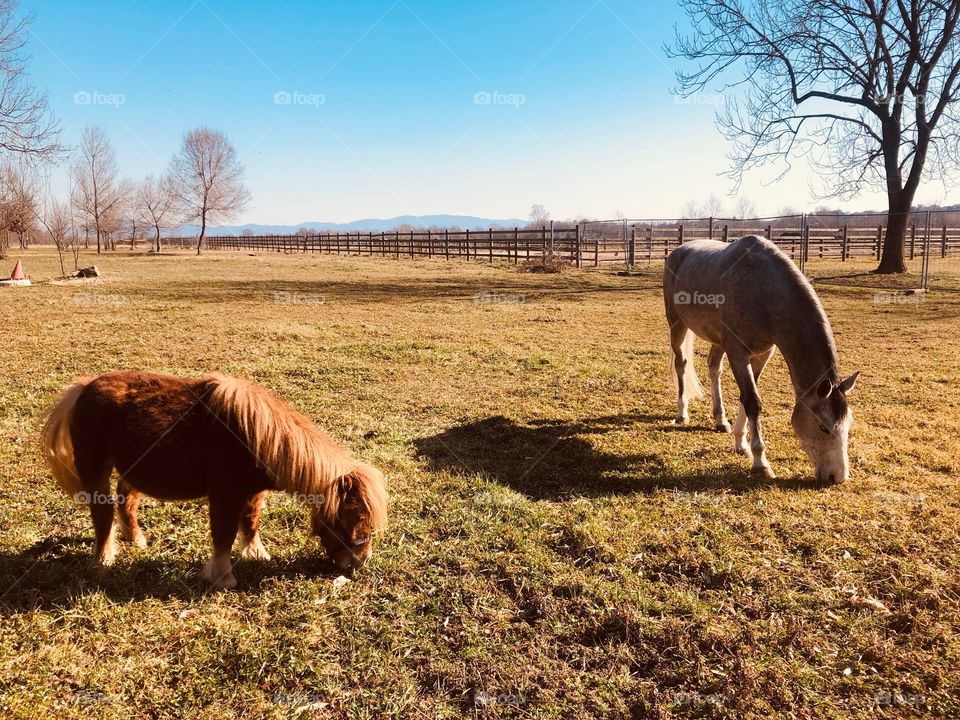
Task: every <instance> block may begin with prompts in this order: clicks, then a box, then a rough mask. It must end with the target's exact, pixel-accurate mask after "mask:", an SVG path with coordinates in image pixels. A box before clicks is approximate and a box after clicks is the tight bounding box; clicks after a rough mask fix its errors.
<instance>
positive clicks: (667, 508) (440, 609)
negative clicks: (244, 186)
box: [0, 250, 960, 719]
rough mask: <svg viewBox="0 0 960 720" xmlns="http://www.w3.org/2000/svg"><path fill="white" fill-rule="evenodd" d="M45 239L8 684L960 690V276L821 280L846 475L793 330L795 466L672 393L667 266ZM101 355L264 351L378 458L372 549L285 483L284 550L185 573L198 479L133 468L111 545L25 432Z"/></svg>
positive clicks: (451, 709)
mask: <svg viewBox="0 0 960 720" xmlns="http://www.w3.org/2000/svg"><path fill="white" fill-rule="evenodd" d="M24 260H25V264H26V267H27V270H28V272H30V273H31V274H32V276H33V278H34V281H35V282H37V281H40V282H37V284H36V285H35V286H34V287H31V288H26V289H5V288H4V289H0V304H2V313H3V332H4V341H3V343H2V345H0V373H2V383H0V467H2V469H3V475H2V482H0V531H2V532H0V714H2V716H3V717H4V718H58V719H67V718H78V719H79V718H83V719H87V718H162V717H186V718H211V719H212V718H251V719H253V718H292V717H298V718H310V717H317V718H327V717H330V718H381V717H410V718H450V717H461V716H468V717H517V718H586V717H603V718H630V717H638V718H669V717H681V718H684V717H696V718H701V717H703V718H712V717H717V718H767V717H786V718H851V717H853V718H873V717H891V718H892V717H929V716H933V717H957V716H958V715H960V553H958V546H960V483H958V480H957V473H958V471H960V363H958V359H957V358H958V354H960V338H958V329H960V294H958V293H931V294H930V295H929V296H927V297H925V298H921V299H919V300H915V301H911V302H896V303H893V302H881V303H878V302H876V301H875V291H873V290H866V289H862V288H856V287H838V286H834V285H830V286H821V287H820V288H819V290H820V293H821V297H822V298H823V301H824V303H825V305H826V308H827V311H828V313H829V315H830V317H831V320H832V322H833V327H834V331H835V333H836V336H837V342H838V345H839V349H840V358H841V371H842V372H844V373H849V372H852V371H853V370H862V371H863V375H862V377H861V379H860V382H859V383H858V385H857V388H856V391H855V393H854V394H853V395H852V396H851V402H852V404H853V409H854V413H855V416H856V422H855V425H854V429H853V431H852V433H851V441H850V442H851V460H852V465H853V475H852V477H851V479H850V481H849V482H848V483H847V484H845V485H843V486H840V487H822V486H818V485H817V484H816V483H815V482H814V481H813V479H812V477H811V472H810V467H809V464H808V462H807V460H806V457H805V456H804V455H803V454H802V451H801V449H800V447H799V444H798V443H797V441H796V439H795V438H794V437H793V435H792V432H791V431H790V428H789V416H790V410H791V408H792V402H793V398H792V392H791V391H790V390H789V385H788V382H787V374H786V369H785V366H784V364H783V361H782V359H780V358H775V359H774V360H773V361H772V362H771V365H770V366H769V369H768V370H767V371H766V373H765V375H764V377H763V379H762V381H761V383H760V389H761V393H762V395H763V397H764V400H765V413H766V426H765V430H766V436H767V440H768V453H769V457H770V460H771V462H772V464H773V466H774V468H775V469H776V470H777V471H778V473H779V479H777V480H772V481H765V480H758V479H755V478H751V477H749V475H748V467H747V463H746V461H745V460H744V459H743V458H740V457H738V456H736V455H735V454H734V453H733V450H732V445H733V443H732V439H731V438H730V437H728V436H723V435H719V434H716V433H714V432H712V431H710V429H709V428H710V427H711V422H710V413H709V408H708V407H707V405H705V404H704V403H697V404H695V405H694V407H693V408H692V417H693V423H692V426H690V427H684V428H678V427H675V426H673V425H671V423H670V420H671V418H672V417H673V412H674V403H673V399H672V396H671V393H670V391H669V384H668V381H667V378H666V367H667V355H666V327H665V321H664V319H663V314H662V300H661V297H660V290H659V285H658V283H657V282H656V280H655V279H654V278H652V277H637V276H633V277H621V276H617V275H615V274H609V273H595V272H586V271H584V272H577V271H575V270H571V271H569V272H565V273H563V274H561V275H536V274H530V273H522V272H518V271H517V270H516V269H514V268H513V267H499V266H496V267H491V266H485V265H480V264H466V263H444V262H443V261H442V260H437V261H427V260H424V261H419V262H414V261H399V262H398V261H395V260H381V259H375V258H357V257H330V256H316V257H314V256H310V257H304V256H282V255H260V256H256V257H249V256H246V255H242V254H237V255H231V254H226V253H209V254H207V255H205V256H203V257H200V258H196V257H193V256H191V255H190V254H189V253H183V254H178V253H170V254H165V255H162V256H147V255H144V254H142V253H138V254H129V253H124V252H118V253H113V254H109V255H104V256H101V257H99V258H95V261H96V262H97V263H98V265H99V266H100V268H101V269H102V271H103V272H104V274H105V276H104V277H103V278H102V279H99V280H95V281H86V282H83V283H80V282H70V283H51V282H48V281H47V280H49V279H50V278H52V277H53V276H54V275H55V274H56V273H57V272H58V268H57V265H56V259H55V257H54V256H53V255H52V254H51V253H49V252H44V251H40V250H37V251H29V252H28V253H26V254H25V255H24ZM83 260H84V261H85V262H87V263H90V262H93V261H94V258H90V257H85V258H84V259H83ZM7 264H10V265H12V261H7ZM4 269H6V268H4ZM703 358H704V354H703V348H702V347H701V353H700V355H699V357H698V362H699V363H700V373H701V377H702V378H705V367H704V364H705V363H704V360H703ZM116 368H140V369H146V370H153V371H162V372H171V373H178V374H189V375H198V374H202V373H204V372H205V371H208V370H214V369H216V370H221V371H224V372H228V373H233V374H239V375H242V376H245V377H247V378H250V379H252V380H254V381H256V382H259V383H261V384H263V385H266V386H267V387H269V388H270V389H272V390H273V391H275V392H276V393H277V394H279V395H280V396H281V397H283V398H284V399H286V400H287V401H289V402H290V403H291V404H293V405H294V406H296V407H297V408H299V409H300V410H302V411H303V412H305V413H307V414H308V415H309V416H310V417H312V418H313V419H314V420H315V421H316V422H317V423H318V424H319V425H320V426H321V427H323V428H325V429H326V430H328V431H329V432H330V433H331V434H333V435H334V436H336V437H337V438H339V439H340V440H342V441H343V442H344V443H345V444H346V445H347V446H348V447H349V448H351V450H353V451H354V452H355V453H356V454H357V455H358V456H360V457H362V458H363V459H365V460H368V461H370V462H372V463H375V464H377V465H378V466H380V467H381V468H383V469H384V471H385V472H386V473H387V476H388V480H389V488H390V492H391V506H390V513H391V517H390V525H389V527H388V528H387V529H386V530H385V531H384V532H383V533H382V534H381V535H379V536H378V537H377V539H376V546H375V548H374V558H373V560H372V561H371V562H370V563H369V564H368V565H367V566H366V567H365V568H363V570H362V571H360V572H359V573H357V574H356V575H355V576H354V577H353V578H352V579H351V581H350V582H348V583H346V584H343V583H342V582H337V583H335V582H334V580H335V578H336V577H337V575H338V573H337V572H336V571H334V569H333V567H332V566H331V565H330V564H329V563H328V561H327V560H326V559H325V557H324V554H323V552H322V549H321V548H320V545H319V543H318V542H317V541H316V540H313V539H310V538H309V537H308V535H307V530H308V522H307V515H306V511H305V509H303V508H300V507H298V506H297V505H296V504H294V503H293V502H292V501H289V500H287V499H286V498H284V497H282V496H273V497H271V498H270V500H269V501H268V506H267V511H266V514H265V518H264V524H263V527H264V530H263V533H264V543H265V545H266V547H267V549H268V550H269V551H270V552H271V553H272V554H273V560H271V561H269V562H257V561H239V562H238V563H237V567H236V575H237V578H238V580H239V582H240V585H239V587H238V588H237V589H236V590H234V591H226V592H215V593H212V592H209V591H208V590H207V588H206V587H205V586H204V584H203V582H202V581H201V579H200V577H199V572H200V569H201V566H202V563H203V562H204V561H205V559H206V557H207V554H208V535H207V527H208V526H207V518H206V513H205V508H204V507H203V506H202V505H201V504H199V503H190V504H160V503H157V502H155V501H147V502H146V505H145V507H144V509H143V511H142V514H141V517H142V519H143V524H144V528H145V531H146V533H147V536H148V539H149V540H150V546H149V547H148V548H146V549H144V550H140V549H137V548H132V547H130V546H124V547H123V548H122V549H121V552H120V556H119V558H118V562H117V565H116V566H115V567H113V568H110V569H108V570H102V569H100V568H97V567H95V566H94V565H93V564H92V563H91V561H90V558H89V556H90V550H91V545H92V538H93V531H92V527H91V524H90V519H89V516H88V514H87V512H86V510H85V509H84V508H81V507H79V506H77V505H74V504H73V503H71V502H70V501H69V500H68V499H67V498H65V497H63V496H61V495H60V494H59V491H58V490H57V489H56V488H55V486H54V483H53V481H52V479H51V478H50V476H49V474H48V473H47V471H46V468H45V467H44V465H43V463H42V462H41V458H40V455H39V452H38V450H37V434H38V425H39V418H40V415H41V412H42V409H43V407H44V406H45V405H46V404H47V403H48V402H50V401H51V400H52V399H53V397H54V395H55V394H56V392H57V391H58V389H59V388H61V387H62V386H63V385H64V384H65V383H67V382H69V381H70V380H72V379H73V378H74V377H75V376H78V375H82V374H93V373H99V372H102V371H106V370H112V369H116ZM726 380H727V382H726V388H725V390H726V394H727V396H728V407H730V406H732V404H733V401H734V393H733V383H732V379H730V378H729V376H728V377H727V379H726Z"/></svg>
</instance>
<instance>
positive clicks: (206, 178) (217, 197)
mask: <svg viewBox="0 0 960 720" xmlns="http://www.w3.org/2000/svg"><path fill="white" fill-rule="evenodd" d="M170 178H171V181H172V187H173V192H174V196H175V198H176V201H177V203H178V205H179V206H180V208H181V210H182V212H183V218H184V220H185V221H187V222H190V221H199V222H200V236H199V237H198V238H197V255H199V254H200V251H201V250H202V249H203V239H204V237H205V236H206V233H207V224H208V223H210V222H216V221H218V220H231V219H233V218H235V217H236V216H237V215H239V214H240V213H241V212H243V210H244V208H245V207H246V206H247V203H248V202H250V192H249V191H248V190H247V187H246V185H245V184H244V169H243V165H242V164H241V163H240V160H239V158H238V157H237V153H236V150H234V149H233V145H231V144H230V141H229V140H228V139H227V136H226V135H224V134H223V133H222V132H220V131H219V130H212V129H210V128H198V129H196V130H191V131H190V132H188V133H187V134H186V135H184V136H183V144H182V145H181V146H180V151H179V152H178V153H177V154H176V155H174V156H173V159H172V160H171V161H170Z"/></svg>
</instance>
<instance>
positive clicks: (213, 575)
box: [202, 556, 237, 590]
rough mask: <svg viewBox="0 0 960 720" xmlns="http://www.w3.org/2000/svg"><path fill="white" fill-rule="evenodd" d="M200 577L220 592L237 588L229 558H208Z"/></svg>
mask: <svg viewBox="0 0 960 720" xmlns="http://www.w3.org/2000/svg"><path fill="white" fill-rule="evenodd" d="M202 575H203V579H204V580H206V581H207V582H208V583H210V584H211V585H212V586H213V587H215V588H218V589H221V590H228V589H229V588H233V587H236V586H237V579H236V578H235V577H234V576H233V569H232V568H231V565H230V558H229V556H227V557H225V558H223V559H220V558H210V561H209V562H208V563H207V564H206V566H205V567H204V568H203V573H202Z"/></svg>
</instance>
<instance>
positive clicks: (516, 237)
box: [513, 228, 520, 265]
mask: <svg viewBox="0 0 960 720" xmlns="http://www.w3.org/2000/svg"><path fill="white" fill-rule="evenodd" d="M519 262H520V231H519V229H518V228H514V229H513V264H514V265H517V264H518V263H519Z"/></svg>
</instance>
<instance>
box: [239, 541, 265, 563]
mask: <svg viewBox="0 0 960 720" xmlns="http://www.w3.org/2000/svg"><path fill="white" fill-rule="evenodd" d="M240 557H242V558H243V559H244V560H269V559H270V553H268V552H267V550H266V548H265V547H263V545H260V544H259V543H257V544H250V545H247V546H246V547H245V548H243V550H241V551H240Z"/></svg>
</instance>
